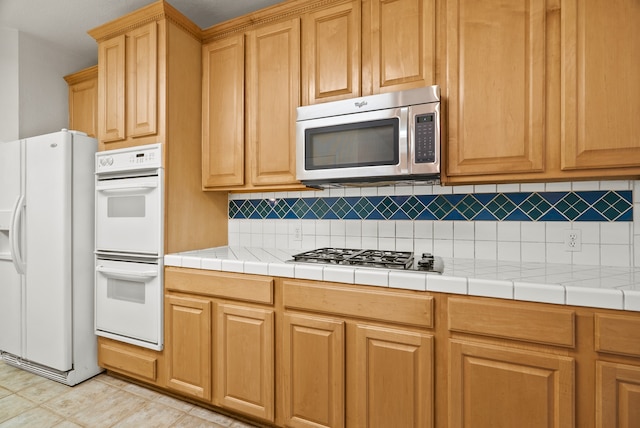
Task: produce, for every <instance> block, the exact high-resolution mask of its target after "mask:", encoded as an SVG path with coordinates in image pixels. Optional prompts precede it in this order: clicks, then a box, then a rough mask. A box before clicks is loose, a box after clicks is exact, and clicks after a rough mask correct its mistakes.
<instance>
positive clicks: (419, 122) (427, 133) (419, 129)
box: [414, 113, 436, 163]
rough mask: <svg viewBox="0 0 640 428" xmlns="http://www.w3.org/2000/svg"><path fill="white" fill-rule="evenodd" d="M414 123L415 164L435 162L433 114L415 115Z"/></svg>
mask: <svg viewBox="0 0 640 428" xmlns="http://www.w3.org/2000/svg"><path fill="white" fill-rule="evenodd" d="M415 121H416V122H415V123H414V138H415V159H414V160H415V163H434V162H435V161H436V141H435V140H436V124H435V114H433V113H428V114H420V115H416V116H415Z"/></svg>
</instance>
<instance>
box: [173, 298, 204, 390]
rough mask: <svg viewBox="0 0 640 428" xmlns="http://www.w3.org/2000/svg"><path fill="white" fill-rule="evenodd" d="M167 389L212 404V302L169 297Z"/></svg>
mask: <svg viewBox="0 0 640 428" xmlns="http://www.w3.org/2000/svg"><path fill="white" fill-rule="evenodd" d="M165 332H166V334H165V337H166V344H165V347H166V354H167V357H166V365H167V388H170V389H173V390H175V391H178V392H181V393H183V394H186V395H188V396H191V397H195V398H199V399H202V400H206V401H210V400H211V301H210V300H209V299H203V298H198V297H183V296H174V295H167V296H165Z"/></svg>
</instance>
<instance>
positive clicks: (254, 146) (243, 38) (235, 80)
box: [202, 18, 303, 191]
mask: <svg viewBox="0 0 640 428" xmlns="http://www.w3.org/2000/svg"><path fill="white" fill-rule="evenodd" d="M202 53H203V91H202V97H203V98H202V106H203V108H202V117H203V118H202V123H203V128H202V153H203V156H202V186H203V188H204V189H205V190H257V191H263V190H269V189H270V190H287V189H300V188H302V187H303V186H302V185H301V184H300V183H299V182H298V181H297V180H296V166H295V141H296V139H295V121H296V107H297V106H299V105H300V19H299V18H295V19H289V20H286V21H282V22H276V23H271V24H268V25H262V26H258V27H256V28H254V29H250V30H247V31H243V32H240V33H233V34H232V35H230V36H226V37H224V38H221V39H216V40H213V41H211V42H208V43H206V44H205V45H204V46H203V48H202Z"/></svg>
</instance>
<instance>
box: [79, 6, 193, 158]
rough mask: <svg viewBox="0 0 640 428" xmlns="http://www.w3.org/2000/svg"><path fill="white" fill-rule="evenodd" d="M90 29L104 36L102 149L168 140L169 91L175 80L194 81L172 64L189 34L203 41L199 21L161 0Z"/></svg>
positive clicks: (101, 40)
mask: <svg viewBox="0 0 640 428" xmlns="http://www.w3.org/2000/svg"><path fill="white" fill-rule="evenodd" d="M89 34H90V35H91V36H92V37H93V38H95V39H96V41H97V42H98V140H99V144H100V146H99V149H100V150H107V149H115V148H121V147H129V146H136V145H142V144H151V143H157V142H158V141H161V142H164V141H165V140H166V137H167V132H168V131H167V128H170V124H169V121H170V120H171V118H169V117H168V110H169V109H168V106H167V104H166V100H167V93H168V91H171V86H172V85H177V84H179V85H185V86H188V85H189V84H193V83H188V82H181V83H178V82H175V81H174V80H176V79H178V78H179V77H178V76H177V75H174V74H172V73H169V72H168V70H169V69H170V68H171V67H172V62H174V61H178V60H179V59H178V56H180V55H179V54H177V53H176V52H175V51H176V50H178V49H181V48H182V47H184V46H185V41H184V40H181V39H182V35H183V34H188V35H189V37H191V38H192V40H193V41H194V42H199V40H200V29H199V28H198V26H197V25H195V24H193V23H192V22H191V21H189V20H188V19H187V18H186V17H184V16H183V15H182V14H180V12H178V11H177V10H176V9H174V8H173V7H171V6H170V5H169V4H168V3H165V2H164V1H162V0H160V1H157V2H155V3H152V4H150V5H148V6H146V7H143V8H141V9H139V10H137V11H135V12H132V13H130V14H128V15H125V16H123V17H121V18H119V19H116V20H114V21H111V22H109V23H106V24H104V25H102V26H100V27H97V28H94V29H93V30H90V31H89ZM186 43H187V44H188V42H186ZM187 49H190V48H187ZM197 64H200V61H198V63H197ZM187 67H190V63H189V64H188V65H187ZM189 69H190V68H189ZM198 87H199V84H198ZM192 102H193V101H192ZM196 105H199V103H197V104H196Z"/></svg>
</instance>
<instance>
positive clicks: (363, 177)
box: [296, 86, 440, 188]
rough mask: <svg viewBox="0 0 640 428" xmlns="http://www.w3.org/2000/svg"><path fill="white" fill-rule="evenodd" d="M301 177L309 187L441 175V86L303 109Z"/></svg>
mask: <svg viewBox="0 0 640 428" xmlns="http://www.w3.org/2000/svg"><path fill="white" fill-rule="evenodd" d="M296 176H297V179H298V180H300V181H301V182H302V183H303V184H305V185H307V186H309V187H318V188H325V187H337V186H340V187H342V186H349V185H352V186H358V185H367V184H373V185H375V184H378V185H380V184H384V183H398V182H404V181H430V182H434V181H438V180H439V178H440V88H439V87H438V86H428V87H424V88H417V89H410V90H406V91H399V92H392V93H387V94H379V95H371V96H365V97H360V98H354V99H350V100H341V101H334V102H328V103H324V104H315V105H310V106H302V107H298V109H297V121H296Z"/></svg>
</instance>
